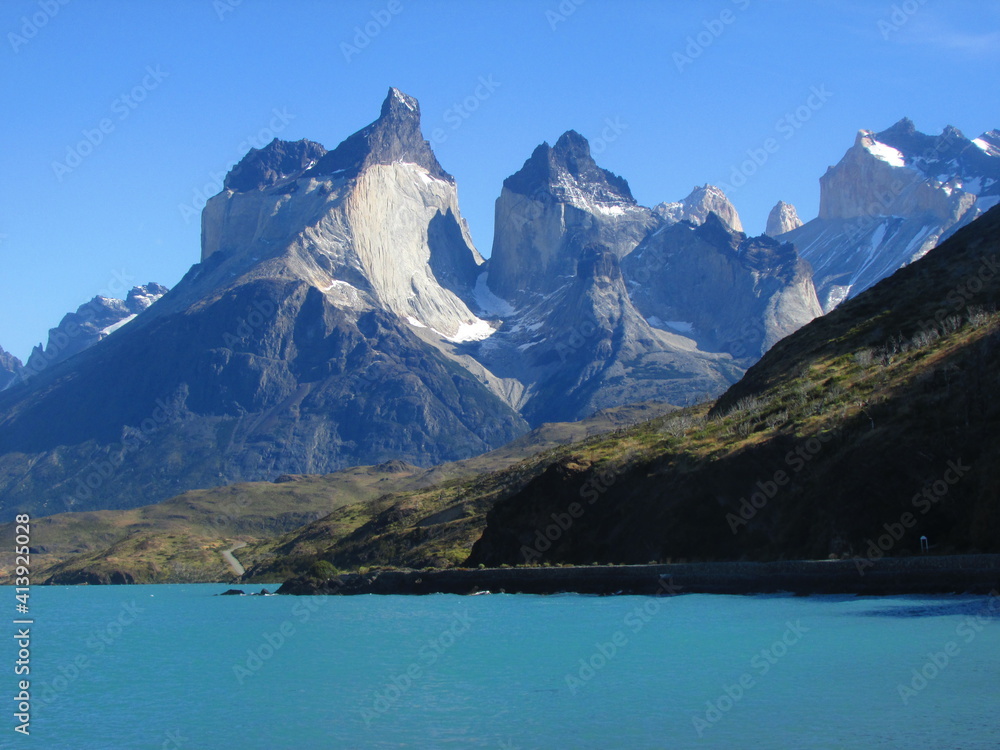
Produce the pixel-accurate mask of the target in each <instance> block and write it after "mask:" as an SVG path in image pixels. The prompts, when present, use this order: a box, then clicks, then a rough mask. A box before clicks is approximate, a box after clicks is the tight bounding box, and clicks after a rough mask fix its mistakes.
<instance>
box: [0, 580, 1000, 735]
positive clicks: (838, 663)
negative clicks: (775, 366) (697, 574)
mask: <svg viewBox="0 0 1000 750" xmlns="http://www.w3.org/2000/svg"><path fill="white" fill-rule="evenodd" d="M224 588H225V587H224V586H220V585H179V586H123V587H114V586H108V587H65V588H64V587H36V588H33V589H32V592H31V593H32V599H31V617H33V618H34V620H35V622H34V624H33V625H32V626H31V675H30V679H31V698H32V721H31V725H30V730H31V735H30V736H29V737H23V736H22V735H20V734H17V733H15V732H14V731H13V727H14V725H15V723H16V722H15V720H14V719H13V717H12V713H13V712H12V711H11V707H12V705H14V701H13V700H12V699H13V697H14V696H15V695H16V689H17V684H16V680H17V679H19V678H17V677H16V676H15V675H14V674H13V666H14V662H15V660H16V658H17V654H16V646H15V645H13V641H14V639H13V638H11V637H7V638H5V639H4V640H5V641H6V645H5V646H4V647H3V649H2V658H3V659H5V663H4V666H3V668H2V670H0V672H2V674H4V675H6V676H5V677H4V678H3V682H2V693H0V694H2V695H4V696H5V697H6V698H7V699H8V700H7V710H6V711H5V712H4V713H5V717H6V718H5V720H4V726H3V730H2V733H0V747H4V748H6V747H12V748H13V747H31V748H45V749H46V750H56V749H59V748H69V749H72V750H90V749H94V750H98V749H99V750H109V749H112V748H129V749H133V748H156V749H157V750H159V749H160V748H164V749H166V750H180V748H186V749H188V750H205V749H208V748H211V749H213V750H214V749H215V748H241V749H243V750H245V749H247V748H266V749H267V750H280V749H281V748H299V749H302V748H305V749H309V748H317V749H326V748H492V749H493V750H515V749H517V748H521V749H523V750H534V749H535V748H560V749H561V748H628V749H629V750H631V749H633V748H635V749H638V748H783V749H784V748H797V749H798V748H830V749H836V748H906V749H907V750H917V749H919V748H944V747H947V748H964V749H965V750H969V749H970V748H990V749H991V750H995V749H996V748H998V747H1000V600H998V599H996V598H993V597H971V596H964V597H919V598H915V597H890V598H855V597H829V596H826V597H805V598H796V597H790V596H756V597H739V596H708V595H688V596H674V597H663V598H650V597H603V598H599V597H589V596H575V595H564V596H550V597H541V596H478V597H457V596H447V595H440V596H426V597H398V596H388V597H377V596H357V597H303V598H295V597H276V596H275V597H253V598H250V597H217V596H213V595H214V594H217V593H219V592H221V591H222V590H224ZM0 600H6V601H9V603H10V607H9V610H8V611H9V612H11V613H13V611H14V603H15V602H14V592H13V590H12V589H10V588H2V589H0ZM13 619H14V615H13V614H11V616H10V617H9V618H8V620H7V621H8V625H7V628H8V629H9V630H10V631H11V633H12V634H13V633H14V632H16V627H17V626H14V625H12V624H10V623H11V622H12V620H13ZM915 670H916V671H915Z"/></svg>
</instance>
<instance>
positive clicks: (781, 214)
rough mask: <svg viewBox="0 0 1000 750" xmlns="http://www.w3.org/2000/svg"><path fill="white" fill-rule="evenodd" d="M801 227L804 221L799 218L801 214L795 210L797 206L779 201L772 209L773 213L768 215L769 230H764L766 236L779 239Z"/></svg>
mask: <svg viewBox="0 0 1000 750" xmlns="http://www.w3.org/2000/svg"><path fill="white" fill-rule="evenodd" d="M801 226H802V219H800V218H799V212H798V211H796V210H795V206H793V205H792V204H791V203H785V202H784V201H778V202H777V203H775V204H774V208H772V209H771V213H769V214H768V215H767V228H766V229H765V230H764V234H766V235H767V236H768V237H777V236H778V235H781V234H784V233H785V232H790V231H792V230H793V229H798V228H799V227H801Z"/></svg>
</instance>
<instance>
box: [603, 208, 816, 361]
mask: <svg viewBox="0 0 1000 750" xmlns="http://www.w3.org/2000/svg"><path fill="white" fill-rule="evenodd" d="M623 268H624V273H625V276H626V278H627V279H628V280H629V281H630V282H631V283H630V291H631V298H632V300H633V302H634V303H635V305H636V307H637V308H638V309H639V310H640V311H641V312H642V314H643V315H644V316H645V318H646V320H648V321H653V322H654V323H655V324H656V325H657V326H658V327H660V328H664V329H671V328H672V329H673V330H674V331H676V332H677V333H678V334H683V335H685V336H688V337H690V338H692V339H694V340H695V341H697V342H698V344H699V346H700V347H701V348H702V349H704V350H706V351H723V352H727V353H728V354H730V355H732V356H733V357H734V358H736V359H738V360H741V361H744V362H746V361H747V360H749V361H754V360H756V359H757V358H758V357H759V356H760V355H761V354H763V353H764V352H765V351H767V350H768V349H769V348H770V347H771V346H773V345H774V343H775V342H776V341H778V340H779V339H781V338H783V337H785V336H787V335H788V334H790V333H792V332H794V331H796V330H798V329H799V328H800V327H802V326H803V325H805V324H806V323H808V322H809V321H811V320H813V319H814V318H816V317H817V316H819V315H821V314H822V310H821V308H820V306H819V301H818V300H817V298H816V291H815V289H814V288H813V285H812V274H811V269H810V267H809V265H808V264H807V263H805V262H803V261H802V259H801V258H799V255H798V253H797V252H796V251H795V248H794V247H793V246H792V245H790V244H787V243H782V242H778V241H776V240H773V239H771V238H769V237H766V236H762V237H754V238H748V237H746V235H744V234H741V233H737V232H734V231H733V230H732V229H730V228H729V227H728V226H727V225H726V224H725V223H724V222H723V221H721V220H720V219H719V218H718V217H716V215H715V214H709V215H708V217H707V218H706V220H705V222H704V223H703V224H701V225H700V226H697V227H696V226H692V225H691V224H689V223H687V222H682V223H678V224H674V225H671V226H667V227H665V228H664V229H662V230H660V231H658V232H656V233H654V234H653V235H651V236H650V237H649V238H648V239H646V240H645V241H643V242H642V244H640V245H639V247H638V248H637V249H636V250H635V252H633V253H632V254H631V255H629V256H628V257H627V258H625V260H624V261H623Z"/></svg>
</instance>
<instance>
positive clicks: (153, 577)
mask: <svg viewBox="0 0 1000 750" xmlns="http://www.w3.org/2000/svg"><path fill="white" fill-rule="evenodd" d="M672 409H673V407H671V406H669V405H666V404H636V405H634V406H629V407H621V408H618V409H609V410H606V411H603V412H599V413H597V414H595V415H594V416H593V417H591V418H589V419H586V420H583V421H581V422H572V423H551V424H545V425H542V426H541V427H539V428H537V429H535V430H532V431H531V432H530V433H528V434H526V435H524V436H522V437H520V438H518V439H517V440H515V441H514V442H512V443H510V444H508V445H506V446H504V447H502V448H500V449H498V450H496V451H493V452H491V453H487V454H484V455H482V456H477V457H475V458H471V459H467V460H465V461H458V462H454V463H448V464H441V465H439V466H435V467H432V468H430V469H420V468H418V467H415V466H411V465H408V464H405V463H403V462H400V461H390V462H386V463H384V464H379V465H377V466H360V467H354V468H351V469H345V470H342V471H339V472H335V473H333V474H327V475H316V476H311V475H285V476H282V477H279V478H278V479H277V480H276V481H274V482H246V483H240V484H234V485H229V486H225V487H217V488H213V489H208V490H192V491H189V492H185V493H183V494H181V495H178V496H177V497H174V498H171V499H169V500H166V501H164V502H162V503H155V504H153V505H147V506H144V507H140V508H134V509H129V510H117V511H92V512H81V513H59V514H56V515H53V516H48V517H45V518H39V519H36V520H35V521H34V522H33V526H32V542H33V545H34V546H33V548H32V549H33V552H32V563H33V567H32V570H33V574H34V578H35V580H38V581H42V580H45V579H47V578H49V577H54V579H55V581H65V582H84V581H88V582H95V583H96V582H109V581H127V580H132V581H136V582H183V581H215V580H230V579H231V578H232V577H233V573H232V571H231V570H230V569H229V567H228V566H227V565H226V563H225V562H224V560H223V558H222V556H221V552H222V551H224V550H227V549H231V548H233V547H235V546H236V545H241V544H244V545H248V546H246V547H243V548H241V549H240V550H239V551H238V552H237V557H238V558H239V559H240V560H243V561H244V562H245V563H246V564H247V565H248V566H249V565H250V564H251V563H253V562H255V561H256V559H257V556H258V554H261V552H259V551H264V550H268V549H270V547H272V546H274V544H275V543H276V542H274V541H273V540H275V539H276V538H278V537H281V536H282V535H285V534H288V533H290V532H293V531H295V530H297V529H299V528H300V527H302V526H303V525H305V524H309V523H310V522H314V521H317V520H318V519H321V518H324V517H325V516H327V514H329V513H331V511H335V510H337V509H339V508H342V507H344V506H352V510H351V511H350V512H351V513H354V514H361V515H362V516H364V517H368V516H370V515H374V514H375V513H377V512H378V510H377V509H378V508H380V507H382V505H384V501H383V502H382V504H381V505H380V504H379V503H373V501H376V500H377V499H378V498H382V497H384V496H391V493H401V492H408V491H415V490H417V489H419V488H426V487H429V486H433V485H437V484H439V483H444V482H455V481H458V480H460V479H461V478H463V477H465V478H468V477H474V476H477V475H479V474H485V473H490V472H495V471H498V470H501V469H504V468H506V467H508V466H510V465H511V464H515V463H517V462H518V461H521V460H523V459H525V458H526V457H528V456H531V455H534V454H536V453H538V452H544V451H546V450H550V449H552V448H553V447H554V446H558V445H563V444H568V443H574V442H577V441H579V440H581V439H584V438H585V437H587V436H588V435H593V434H598V433H602V432H607V431H609V430H613V429H618V428H620V427H621V426H622V425H631V424H634V423H636V422H638V421H644V420H646V419H648V418H649V417H651V416H655V415H658V414H661V413H663V412H665V411H670V410H672ZM4 533H12V525H11V524H5V525H3V526H0V534H4ZM12 565H13V556H12V555H10V554H4V555H3V556H0V581H3V580H7V576H8V573H9V571H10V569H11V568H12Z"/></svg>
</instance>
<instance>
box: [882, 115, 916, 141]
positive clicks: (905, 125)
mask: <svg viewBox="0 0 1000 750" xmlns="http://www.w3.org/2000/svg"><path fill="white" fill-rule="evenodd" d="M916 132H917V126H916V125H914V124H913V120H911V119H910V118H909V117H903V118H902V119H900V120H899V121H898V122H896V123H893V124H892V125H890V126H889V127H888V128H886V129H885V130H883V131H882V132H881V133H879V134H878V137H879V139H880V140H881V138H882V136H892V135H913V134H914V133H916Z"/></svg>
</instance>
